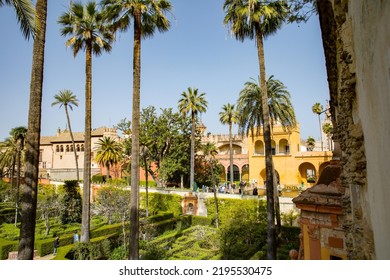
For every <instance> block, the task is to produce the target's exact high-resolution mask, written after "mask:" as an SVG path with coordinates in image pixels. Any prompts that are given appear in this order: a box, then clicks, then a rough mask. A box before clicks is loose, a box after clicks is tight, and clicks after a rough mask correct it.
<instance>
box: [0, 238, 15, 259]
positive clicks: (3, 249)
mask: <svg viewBox="0 0 390 280" xmlns="http://www.w3.org/2000/svg"><path fill="white" fill-rule="evenodd" d="M17 250H18V242H17V241H8V240H4V239H1V238H0V259H1V260H6V259H8V253H9V252H12V251H17Z"/></svg>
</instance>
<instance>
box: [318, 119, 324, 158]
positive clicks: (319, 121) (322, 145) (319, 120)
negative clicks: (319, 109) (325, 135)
mask: <svg viewBox="0 0 390 280" xmlns="http://www.w3.org/2000/svg"><path fill="white" fill-rule="evenodd" d="M318 124H319V126H320V138H321V151H323V150H324V144H323V143H322V131H321V117H320V114H318Z"/></svg>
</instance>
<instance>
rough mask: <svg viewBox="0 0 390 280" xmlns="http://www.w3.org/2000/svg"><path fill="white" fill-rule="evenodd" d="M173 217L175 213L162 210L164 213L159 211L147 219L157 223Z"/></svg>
mask: <svg viewBox="0 0 390 280" xmlns="http://www.w3.org/2000/svg"><path fill="white" fill-rule="evenodd" d="M172 218H173V213H171V212H162V213H158V214H156V215H153V216H149V217H148V218H147V221H148V222H149V223H156V222H161V221H165V220H168V219H172Z"/></svg>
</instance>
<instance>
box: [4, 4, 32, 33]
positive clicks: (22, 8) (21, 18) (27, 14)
mask: <svg viewBox="0 0 390 280" xmlns="http://www.w3.org/2000/svg"><path fill="white" fill-rule="evenodd" d="M4 5H13V6H14V8H15V12H16V18H17V20H18V22H19V24H20V30H21V31H22V33H23V35H24V37H25V38H26V39H29V38H30V36H33V37H34V35H35V32H36V31H37V30H36V26H35V9H34V5H33V3H32V2H31V1H30V0H0V7H1V6H4Z"/></svg>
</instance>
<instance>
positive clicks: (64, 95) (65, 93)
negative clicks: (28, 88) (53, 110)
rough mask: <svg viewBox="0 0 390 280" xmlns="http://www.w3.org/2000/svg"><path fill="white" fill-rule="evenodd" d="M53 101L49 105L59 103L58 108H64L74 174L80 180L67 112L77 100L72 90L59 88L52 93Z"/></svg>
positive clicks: (76, 104) (77, 102) (77, 103)
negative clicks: (74, 166) (72, 153)
mask: <svg viewBox="0 0 390 280" xmlns="http://www.w3.org/2000/svg"><path fill="white" fill-rule="evenodd" d="M54 99H55V101H54V102H53V103H51V106H55V105H58V104H59V105H60V108H61V107H62V106H64V108H65V114H66V120H67V121H68V127H69V133H70V138H71V139H72V145H73V152H74V160H75V162H76V174H77V182H79V181H80V178H79V163H78V159H77V151H76V145H75V143H74V137H73V132H72V127H71V125H70V117H69V112H68V107H69V108H70V109H71V110H73V107H72V106H76V107H77V106H79V101H78V100H77V97H76V95H73V92H72V91H71V90H68V89H65V90H61V91H60V92H59V93H58V94H56V95H54Z"/></svg>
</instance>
